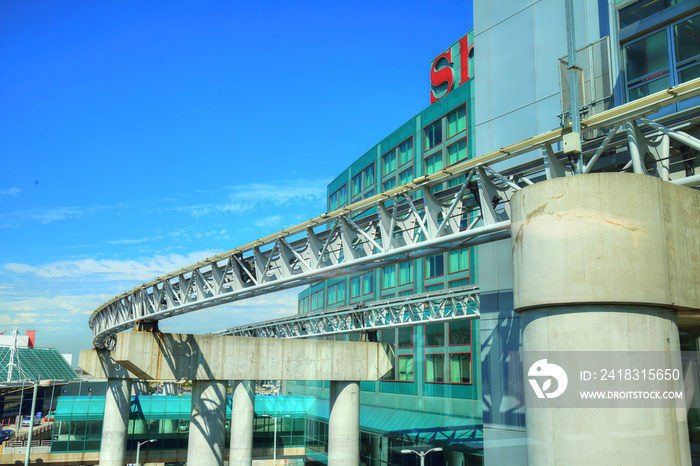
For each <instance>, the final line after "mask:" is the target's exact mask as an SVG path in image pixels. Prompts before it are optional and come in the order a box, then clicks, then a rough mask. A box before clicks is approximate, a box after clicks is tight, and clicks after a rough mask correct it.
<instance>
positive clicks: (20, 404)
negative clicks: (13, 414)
mask: <svg viewBox="0 0 700 466" xmlns="http://www.w3.org/2000/svg"><path fill="white" fill-rule="evenodd" d="M23 403H24V380H23V381H22V392H21V393H20V395H19V410H18V411H17V424H16V425H15V428H16V429H17V434H18V435H19V426H20V425H21V423H22V404H23Z"/></svg>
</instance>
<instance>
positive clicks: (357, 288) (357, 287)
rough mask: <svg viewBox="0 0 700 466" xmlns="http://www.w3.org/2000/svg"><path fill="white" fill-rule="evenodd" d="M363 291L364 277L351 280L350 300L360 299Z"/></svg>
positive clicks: (359, 276)
mask: <svg viewBox="0 0 700 466" xmlns="http://www.w3.org/2000/svg"><path fill="white" fill-rule="evenodd" d="M361 290H362V276H361V275H358V276H356V277H352V278H351V279H350V298H358V297H359V296H360V294H361Z"/></svg>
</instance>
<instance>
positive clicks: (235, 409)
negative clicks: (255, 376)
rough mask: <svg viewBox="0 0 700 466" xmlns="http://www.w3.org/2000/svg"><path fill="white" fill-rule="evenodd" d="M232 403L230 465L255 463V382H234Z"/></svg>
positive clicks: (240, 465)
mask: <svg viewBox="0 0 700 466" xmlns="http://www.w3.org/2000/svg"><path fill="white" fill-rule="evenodd" d="M232 395H233V401H232V404H231V448H230V450H229V460H228V464H229V466H251V465H252V464H253V417H254V415H255V382H252V381H250V380H237V381H235V382H234V383H233V390H232Z"/></svg>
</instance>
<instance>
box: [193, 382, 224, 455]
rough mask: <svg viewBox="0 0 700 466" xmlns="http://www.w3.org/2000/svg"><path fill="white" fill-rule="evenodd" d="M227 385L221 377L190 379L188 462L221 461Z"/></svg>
mask: <svg viewBox="0 0 700 466" xmlns="http://www.w3.org/2000/svg"><path fill="white" fill-rule="evenodd" d="M227 388H228V383H227V382H225V381H222V380H193V381H192V414H191V415H190V435H189V443H188V447H187V464H188V465H189V466H214V465H218V466H222V465H223V464H224V440H225V438H226V401H227V396H226V395H227V393H226V392H227Z"/></svg>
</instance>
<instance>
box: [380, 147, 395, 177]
mask: <svg viewBox="0 0 700 466" xmlns="http://www.w3.org/2000/svg"><path fill="white" fill-rule="evenodd" d="M394 170H396V150H392V151H391V152H389V153H387V154H384V157H382V174H383V175H388V174H389V173H391V172H393V171H394Z"/></svg>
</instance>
